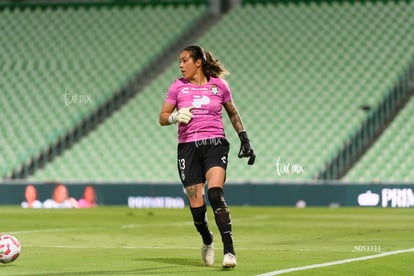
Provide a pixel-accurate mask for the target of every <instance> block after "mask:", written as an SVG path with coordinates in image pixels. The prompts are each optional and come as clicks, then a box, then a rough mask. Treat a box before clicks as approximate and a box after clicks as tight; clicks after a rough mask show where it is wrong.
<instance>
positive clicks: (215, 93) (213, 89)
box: [211, 84, 218, 95]
mask: <svg viewBox="0 0 414 276" xmlns="http://www.w3.org/2000/svg"><path fill="white" fill-rule="evenodd" d="M211 93H212V94H213V95H217V93H218V88H217V85H215V84H213V85H212V86H211Z"/></svg>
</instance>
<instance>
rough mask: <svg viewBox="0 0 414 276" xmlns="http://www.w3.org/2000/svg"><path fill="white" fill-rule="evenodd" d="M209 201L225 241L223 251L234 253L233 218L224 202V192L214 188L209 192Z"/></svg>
mask: <svg viewBox="0 0 414 276" xmlns="http://www.w3.org/2000/svg"><path fill="white" fill-rule="evenodd" d="M208 200H209V201H210V205H211V207H212V208H213V211H214V218H215V220H216V224H217V227H218V229H219V230H220V234H221V240H222V241H223V251H224V254H226V253H232V254H234V255H235V253H234V247H233V234H232V231H231V216H230V211H229V208H228V207H227V204H226V201H225V200H224V192H223V189H222V188H220V187H213V188H211V189H209V190H208Z"/></svg>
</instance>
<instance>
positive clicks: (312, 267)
mask: <svg viewBox="0 0 414 276" xmlns="http://www.w3.org/2000/svg"><path fill="white" fill-rule="evenodd" d="M407 252H414V248H408V249H402V250H395V251H390V252H384V253H380V254H375V255H370V256H363V257H359V258H352V259H344V260H339V261H334V262H328V263H322V264H313V265H307V266H300V267H291V268H286V269H281V270H275V271H272V272H268V273H264V274H259V275H256V276H274V275H280V274H284V273H289V272H295V271H301V270H308V269H314V268H319V267H326V266H333V265H340V264H346V263H352V262H359V261H365V260H370V259H376V258H382V257H386V256H391V255H397V254H402V253H407Z"/></svg>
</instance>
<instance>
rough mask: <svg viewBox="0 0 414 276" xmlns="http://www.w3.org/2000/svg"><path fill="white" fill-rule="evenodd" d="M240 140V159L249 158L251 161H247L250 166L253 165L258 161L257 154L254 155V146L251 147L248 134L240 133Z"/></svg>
mask: <svg viewBox="0 0 414 276" xmlns="http://www.w3.org/2000/svg"><path fill="white" fill-rule="evenodd" d="M239 138H240V142H241V145H240V151H239V155H238V156H239V158H243V157H249V160H248V161H247V164H248V165H253V164H254V161H255V160H256V154H254V151H253V148H252V145H250V140H249V138H248V137H247V132H246V131H242V132H240V133H239Z"/></svg>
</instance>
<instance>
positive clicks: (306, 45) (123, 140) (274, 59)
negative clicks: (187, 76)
mask: <svg viewBox="0 0 414 276" xmlns="http://www.w3.org/2000/svg"><path fill="white" fill-rule="evenodd" d="M249 2H254V1H249ZM262 2H263V3H262ZM142 9H143V8H142V7H135V8H132V7H128V8H125V7H124V8H116V7H113V8H100V9H94V8H87V9H86V8H85V9H82V8H80V9H71V8H69V9H53V10H49V9H46V10H40V11H38V10H36V9H34V10H31V11H25V10H23V11H21V10H19V11H15V10H7V9H6V10H3V11H2V13H4V15H5V16H3V14H2V16H0V22H3V23H0V25H2V24H3V25H4V26H11V24H12V23H13V24H14V25H13V26H15V29H22V34H20V35H18V36H17V37H16V38H10V40H11V41H15V43H16V41H25V43H19V44H22V45H20V46H19V47H20V48H18V49H19V51H16V52H17V54H10V55H5V57H4V58H3V57H2V72H3V71H4V72H7V73H6V74H7V75H6V79H7V82H5V83H3V84H2V90H3V89H4V91H8V92H6V93H2V94H1V95H0V97H1V102H2V103H1V105H2V109H3V110H5V112H4V113H3V115H1V116H2V118H0V119H2V120H1V122H3V119H4V120H6V122H7V123H1V122H0V124H1V127H2V129H5V130H6V132H7V133H8V136H5V137H3V138H1V139H4V141H2V142H4V144H7V146H6V147H5V149H4V151H5V156H6V158H5V161H4V165H2V166H1V167H2V168H3V169H2V174H3V175H5V174H7V173H8V172H9V171H10V170H11V169H13V168H15V167H16V166H18V165H19V164H21V162H22V161H24V160H25V158H27V157H28V156H31V155H32V154H33V153H34V152H36V150H38V149H39V148H41V147H46V146H47V145H48V143H49V141H50V140H53V139H55V138H56V135H59V133H60V131H61V130H62V129H67V128H70V127H71V125H73V122H74V121H76V120H79V118H81V117H82V116H84V115H85V114H88V112H91V111H92V110H93V109H94V108H95V107H96V106H94V104H90V105H80V104H78V105H72V106H66V105H65V102H64V98H63V97H64V93H65V91H67V92H68V93H73V94H82V93H85V94H87V95H88V96H90V97H91V98H92V99H93V100H94V101H95V99H96V102H97V103H99V102H100V101H104V99H105V97H109V96H110V95H111V93H113V91H114V90H116V89H117V88H118V87H119V86H120V85H122V83H123V82H124V81H125V80H126V79H128V77H130V76H131V75H132V74H133V73H134V72H136V71H139V70H140V68H142V64H145V63H146V62H148V61H149V58H150V57H154V56H157V55H162V54H163V49H164V47H165V46H166V45H168V44H169V43H172V41H173V40H174V38H175V37H177V36H178V34H179V33H180V30H182V29H183V28H185V27H186V26H188V24H191V22H193V21H194V20H195V19H196V18H197V17H198V16H200V15H201V14H202V12H203V11H204V10H203V8H201V7H198V6H196V7H191V6H190V7H188V8H187V7H185V8H184V7H174V10H171V9H172V8H171V7H164V6H162V7H157V8H145V13H144V11H143V10H142ZM180 9H186V11H187V12H186V13H185V14H186V15H189V14H191V16H189V17H188V18H187V17H184V18H183V17H182V16H177V14H180ZM148 11H150V14H149V15H148V14H147V12H148ZM413 12H414V4H413V2H412V1H405V2H402V1H401V2H399V1H380V2H376V3H374V2H371V1H361V2H357V1H291V2H289V1H287V2H277V3H268V1H257V3H245V4H242V5H240V6H238V7H236V8H234V9H233V10H231V11H230V12H229V13H228V14H225V16H223V17H222V19H221V20H220V22H218V23H217V24H216V25H214V26H213V27H211V28H210V29H209V31H208V32H207V33H206V34H205V35H204V36H203V37H201V38H200V39H198V40H196V41H195V42H196V43H198V44H200V45H202V46H203V47H204V48H206V49H208V50H211V51H212V52H213V53H214V54H215V55H216V56H217V57H218V58H219V59H220V60H221V61H222V62H223V64H224V65H225V66H226V67H227V68H228V69H229V70H230V72H231V75H230V76H229V77H228V82H229V84H230V86H231V88H232V91H233V98H234V101H235V103H236V104H237V106H238V108H239V110H240V112H241V115H242V118H243V120H244V123H245V126H246V128H247V130H248V131H249V134H250V138H251V140H252V144H253V146H254V148H255V151H256V153H257V160H256V164H255V165H254V166H253V167H247V165H246V160H238V158H237V157H236V155H237V151H238V147H239V141H238V138H237V135H236V134H235V133H234V131H233V129H232V126H231V124H230V122H229V120H228V119H227V117H226V114H223V115H224V117H225V118H224V121H225V127H226V131H227V136H228V139H229V141H230V143H231V145H232V146H231V153H230V156H229V159H230V162H229V169H228V182H233V183H235V182H242V183H246V182H260V183H274V182H286V181H288V182H301V183H303V182H306V181H312V180H313V179H314V178H315V177H316V176H317V175H318V173H319V171H320V170H321V168H323V167H324V166H325V164H326V163H327V162H329V160H331V159H332V157H333V156H335V154H337V152H338V151H339V150H340V149H341V148H342V147H343V143H344V141H346V139H348V138H349V137H350V136H351V135H352V134H353V133H355V131H356V130H357V129H359V128H360V126H361V124H363V123H364V122H365V121H366V119H367V117H368V114H369V112H367V111H366V109H364V108H362V107H367V108H368V109H375V108H377V107H378V105H379V104H380V103H381V101H382V100H383V99H384V98H385V97H387V95H388V93H389V91H390V90H391V89H392V88H393V87H394V84H395V82H396V81H397V80H398V79H399V77H400V76H401V74H402V73H403V72H404V70H405V69H406V68H407V67H408V66H409V64H410V62H412V60H413V50H412V45H414V34H413V32H412V29H413V27H414V17H413V16H412V14H413ZM20 13H21V14H20ZM26 13H27V14H28V17H26V16H24V15H23V14H26ZM37 14H39V19H38V17H36V15H37ZM62 14H64V15H65V16H64V17H65V18H66V19H64V20H63V21H62V22H63V23H64V26H67V27H61V28H58V29H57V30H56V29H51V28H50V27H48V26H50V25H51V24H55V25H59V22H60V18H61V17H63V16H62ZM144 14H145V15H144ZM40 15H42V16H40ZM43 16H45V17H46V18H48V19H50V20H45V19H43ZM40 17H42V19H40ZM20 18H21V20H20ZM75 18H76V20H75ZM78 18H79V19H78ZM93 18H95V19H96V20H93ZM18 19H19V20H18ZM144 19H145V20H144ZM184 19H185V20H184ZM141 20H142V21H141ZM37 21H39V22H40V23H37ZM11 22H12V23H11ZM49 22H52V23H49ZM71 22H76V24H74V25H72V24H71ZM172 22H173V23H172ZM35 23H36V24H39V25H38V27H36V28H35V29H34V30H30V29H29V28H28V27H29V26H31V25H33V24H34V25H35V26H36V24H35ZM20 24H21V25H20ZM85 26H89V27H88V28H85ZM137 26H139V27H137ZM154 28H156V30H157V31H152V32H150V33H149V32H148V30H149V29H151V30H153V29H154ZM6 34H7V35H8V36H9V37H12V36H13V34H14V31H11V30H10V31H8V32H6ZM13 39H15V40H13ZM5 41H7V40H5ZM29 42H33V43H29ZM26 44H27V45H26ZM13 45H14V44H12V43H11V44H9V45H8V46H6V49H7V51H8V52H13V49H15V48H14V46H13ZM28 45H29V46H28ZM51 45H52V46H51ZM20 52H22V53H23V54H19V53H20ZM28 52H32V53H34V54H33V55H31V54H30V53H28ZM176 54H177V56H178V54H179V53H178V52H177V53H176ZM131 56H134V57H136V58H134V59H131V58H130V57H131ZM39 68H40V70H38V69H39ZM22 71H23V73H22ZM27 71H29V72H30V73H28V74H26V73H25V72H27ZM176 77H179V70H178V66H177V64H171V65H170V66H169V67H168V68H166V70H165V72H163V73H161V74H160V75H159V76H158V77H157V78H156V79H155V80H154V81H152V82H151V83H150V84H149V85H148V86H146V87H144V88H143V90H142V91H141V92H140V93H139V94H137V95H136V96H135V97H134V98H133V99H132V100H131V101H129V102H128V103H127V104H125V106H123V107H122V108H121V109H120V110H119V111H117V112H115V113H114V114H113V115H112V116H111V117H109V118H108V119H107V120H106V121H105V122H104V123H103V124H100V125H99V126H98V127H97V128H96V129H94V130H93V131H92V132H91V133H89V135H88V136H87V137H85V138H84V139H82V140H80V141H79V142H78V143H76V144H75V145H74V146H73V147H71V148H70V149H69V150H66V151H64V152H63V154H62V155H60V156H58V157H57V158H55V159H54V160H53V162H52V163H50V164H48V165H47V166H45V167H44V168H42V169H38V170H36V171H35V173H34V175H32V176H30V177H29V179H32V180H51V179H65V180H70V181H100V180H107V181H108V180H109V181H111V180H113V181H142V182H157V183H159V182H177V181H178V176H177V173H176V160H175V158H176V142H177V140H176V128H175V127H163V128H162V127H160V126H159V125H158V114H159V110H160V108H161V104H162V102H163V100H164V96H165V93H166V91H167V88H168V86H169V85H170V83H171V82H172V81H173V80H174V79H175V78H176ZM27 91H35V92H33V93H30V94H29V93H26V92H27ZM33 94H36V96H34V95H33ZM5 102H6V103H5ZM412 108H413V106H412V100H411V101H410V103H409V104H407V105H406V107H405V108H404V110H402V111H401V112H400V114H399V116H398V117H397V118H396V120H395V121H394V122H393V123H392V124H391V125H390V127H389V129H387V130H386V131H385V132H384V134H383V136H382V137H380V138H379V139H378V144H377V145H374V146H373V147H372V148H371V149H370V150H369V151H368V152H367V154H366V156H364V158H362V159H361V160H360V163H359V164H357V165H355V167H354V169H351V171H350V172H349V173H348V174H347V176H346V177H345V180H350V181H353V180H360V181H372V180H378V179H379V180H384V179H388V178H389V179H392V180H394V181H400V180H407V179H412V177H413V168H412V166H410V165H408V164H412V160H411V159H409V157H407V155H404V151H406V152H407V151H409V150H411V152H412V151H413V150H414V148H413V147H414V145H413V143H411V142H412V138H405V137H406V136H408V137H409V135H410V134H412V133H410V131H411V130H410V127H409V125H410V123H411V124H412V117H413V116H412V115H413V113H412ZM30 126H35V127H34V129H33V128H30ZM30 129H32V130H30ZM402 129H406V130H405V131H404V130H402ZM407 129H408V130H407ZM411 136H412V135H411ZM27 137H30V139H27ZM395 141H400V142H399V143H396V142H395ZM2 144H3V143H2ZM384 145H388V146H387V147H385V146H384ZM393 145H394V146H393ZM399 145H401V150H398V152H401V154H399V155H397V154H394V155H396V156H397V157H393V158H389V157H390V155H392V154H393V153H394V151H395V150H396V148H399ZM403 145H404V146H403ZM385 149H386V150H385ZM383 150H384V151H385V152H382V151H383ZM377 156H382V157H381V158H383V159H385V160H390V161H389V162H390V164H389V165H386V168H385V167H383V164H385V163H387V162H380V163H381V164H379V165H378V166H377V164H376V162H373V160H375V159H376V157H377ZM410 161H411V163H409V162H410ZM404 164H405V165H404ZM0 165H1V164H0ZM384 166H385V165H384Z"/></svg>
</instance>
